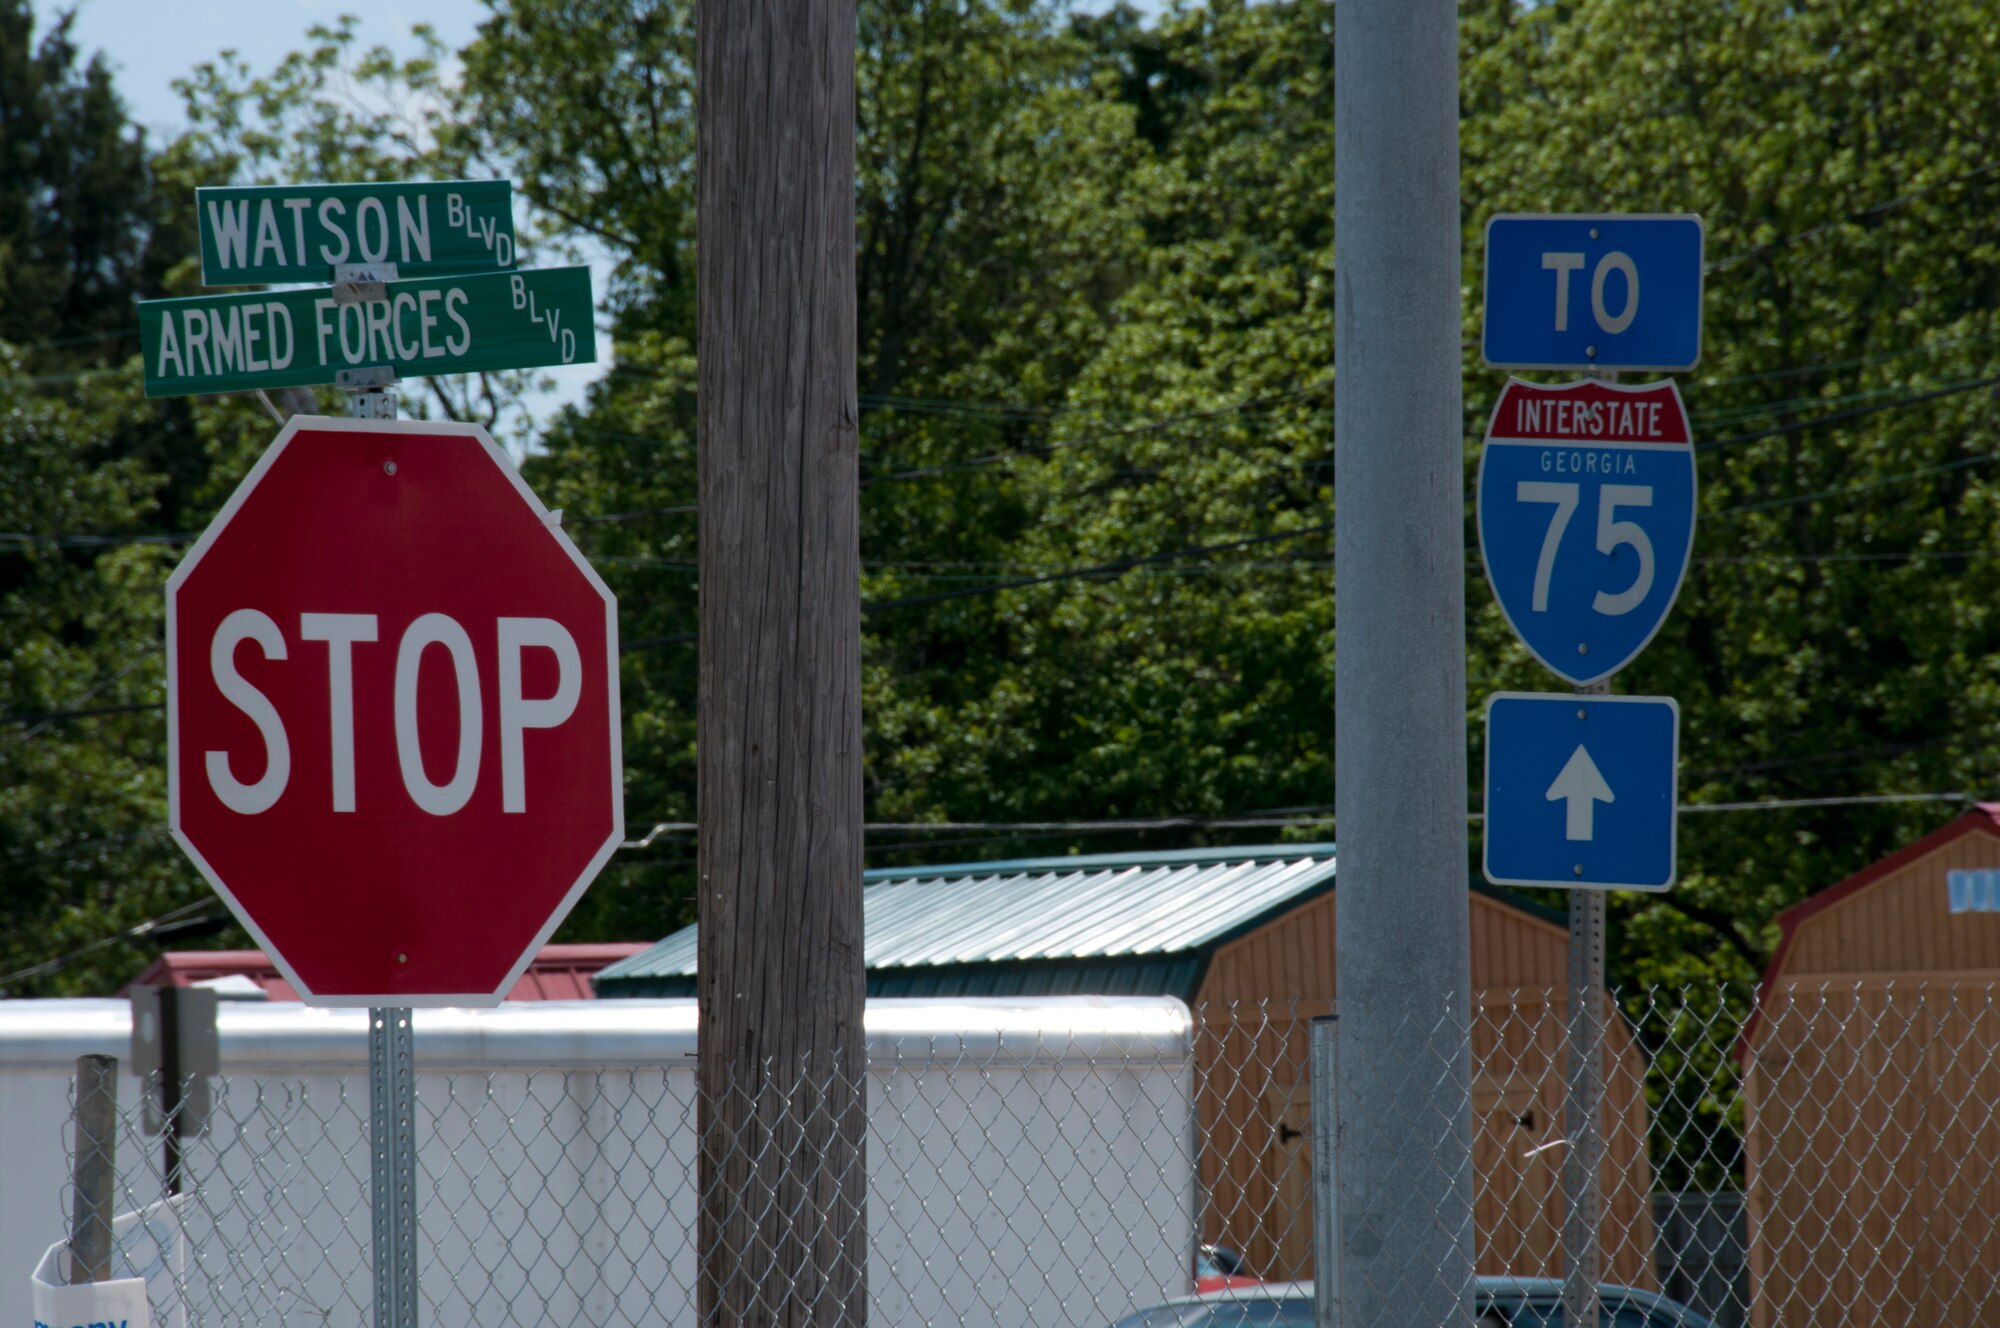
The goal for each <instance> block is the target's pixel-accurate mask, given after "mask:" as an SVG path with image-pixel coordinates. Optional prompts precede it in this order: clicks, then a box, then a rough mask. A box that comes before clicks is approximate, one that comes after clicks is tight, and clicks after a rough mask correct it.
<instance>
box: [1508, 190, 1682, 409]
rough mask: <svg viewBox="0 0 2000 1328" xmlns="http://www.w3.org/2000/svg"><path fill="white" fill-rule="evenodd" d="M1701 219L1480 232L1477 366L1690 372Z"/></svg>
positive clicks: (1577, 222)
mask: <svg viewBox="0 0 2000 1328" xmlns="http://www.w3.org/2000/svg"><path fill="white" fill-rule="evenodd" d="M1701 282H1702V227H1701V218H1700V217H1696V216H1688V215H1677V216H1608V217H1593V216H1574V215H1568V216H1525V215H1520V214H1515V213H1503V214H1501V215H1499V216H1496V217H1494V218H1492V219H1491V220H1490V221H1488V222H1487V223H1486V334H1485V337H1484V339H1483V341H1482V343H1481V349H1482V353H1483V354H1484V356H1485V359H1486V362H1487V363H1488V364H1490V365H1492V366H1494V367H1495V368H1499V369H1642V370H1658V371H1662V372H1673V371H1677V370H1683V369H1692V368H1694V366H1695V362H1696V361H1697V360H1699V359H1700V358H1701Z"/></svg>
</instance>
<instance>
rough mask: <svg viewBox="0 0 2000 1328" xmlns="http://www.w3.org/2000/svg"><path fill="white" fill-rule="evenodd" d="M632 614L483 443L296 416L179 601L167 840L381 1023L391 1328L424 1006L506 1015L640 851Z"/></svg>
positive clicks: (411, 1300) (201, 556)
mask: <svg viewBox="0 0 2000 1328" xmlns="http://www.w3.org/2000/svg"><path fill="white" fill-rule="evenodd" d="M619 745H620V744H619V713H618V621H617V604H616V602H615V600H614V599H613V598H612V595H611V592H610V590H609V589H608V588H607V587H606V586H605V585H604V583H603V581H602V580H600V579H599V578H598V576H597V574H596V573H595V572H594V571H592V570H591V568H590V565H589V564H588V563H587V562H585V561H584V558H583V556H582V554H581V553H579V552H578V551H577V549H576V546H575V545H573V544H572V543H571V542H570V540H569V539H568V537H567V536H565V535H564V534H563V533H562V531H561V530H560V529H559V527H558V524H557V520H556V518H555V517H554V516H553V515H552V514H551V513H550V512H549V511H548V509H546V508H545V507H543V506H542V504H541V502H540V500H539V499H537V498H536V497H535V495H534V494H533V493H532V492H531V491H530V490H529V489H528V487H527V486H526V485H525V484H524V483H523V482H522V480H521V477H520V475H519V474H518V473H517V472H516V471H515V469H514V467H513V466H512V465H511V464H510V463H509V462H508V460H507V458H506V456H505V454H503V453H502V452H501V451H500V449H499V448H498V447H497V446H495V444H494V442H493V440H492V438H490V437H489V436H488V435H487V433H486V431H485V430H483V429H481V428H479V427H477V426H476V425H469V424H444V423H417V422H396V421H388V420H384V421H377V420H364V419H326V418H320V417H314V416H295V417H294V418H293V419H292V420H291V422H290V423H289V424H287V425H286V426H285V428H284V430H283V431H282V432H281V433H280V434H279V435H278V438H277V441H275V442H274V443H272V445H271V447H270V449H269V450H268V451H266V452H265V454H264V456H263V458H262V459H261V460H260V461H258V463H257V465H256V466H255V468H253V469H252V470H251V472H250V474H249V475H248V476H247V477H246V478H245V479H244V481H243V482H242V484H241V485H239V486H238V487H237V490H236V492H235V494H234V495H233V496H232V497H231V498H230V500H229V502H228V504H227V505H226V506H224V508H223V509H222V512H221V513H220V515H218V516H217V517H216V518H215V520H214V522H213V523H212V524H211V525H210V526H209V528H208V530H207V531H206V532H204V533H203V535H202V537H201V539H200V540H199V541H198V542H197V543H196V544H195V546H194V547H193V549H191V550H190V551H189V553H188V555H187V557H186V558H185V559H183V560H182V562H181V565H180V567H179V568H178V569H176V571H175V572H174V574H173V576H172V577H171V578H170V579H169V580H168V582H167V762H168V765H167V797H168V815H169V820H170V824H171V827H172V830H173V834H174V838H175V839H176V840H177V841H179V843H180V845H181V847H182V848H183V849H184V850H186V852H187V854H188V856H189V857H191V858H192V859H193V860H194V862H195V865H196V866H197V867H199V868H200V870H201V873H202V875H203V876H205V877H207V878H208V881H209V883H210V884H211V885H213V886H214V887H215V889H216V891H217V892H218V893H219V894H221V896H222V897H223V898H224V899H225V900H226V901H227V902H228V904H229V907H230V908H231V910H233V911H234V912H235V914H236V916H237V917H238V919H240V920H241V921H242V923H243V925H244V927H245V928H247V929H248V930H249V932H250V933H251V935H253V936H255V937H256V938H257V941H258V943H259V944H260V945H262V946H263V947H264V949H265V950H266V951H267V952H268V953H269V954H270V956H271V958H272V960H273V961H274V962H275V963H276V964H277V966H278V968H279V969H280V970H281V971H282V972H283V973H284V974H285V976H286V977H287V978H288V979H290V981H291V982H292V985H293V986H295V987H296V988H297V989H298V990H299V993H300V995H301V996H302V997H303V998H304V999H305V1000H306V1002H307V1003H308V1004H313V1005H332V1006H368V1007H370V1012H369V1092H370V1122H371V1124H370V1131H371V1135H370V1137H371V1139H372V1140H373V1141H374V1142H373V1146H372V1147H371V1149H370V1154H371V1161H372V1163H373V1171H374V1177H373V1179H374V1185H373V1194H374V1204H373V1218H374V1237H375V1239H374V1277H375V1323H376V1328H415V1324H416V1312H417V1270H416V1249H417V1241H416V1203H417V1198H416V1186H417V1170H416V1161H415V1148H416V1135H415V1071H414V1039H413V1037H412V1019H411V1007H413V1006H437V1005H495V1004H498V1003H499V1001H500V999H501V998H502V997H503V996H504V995H505V994H506V992H507V990H508V989H509V988H510V987H511V986H512V985H513V984H514V982H515V981H516V980H517V979H518V978H519V977H520V975H521V973H522V972H523V970H525V969H526V968H527V966H528V964H529V962H530V961H531V960H532V959H533V957H534V955H535V952H536V951H537V950H538V949H540V948H541V946H542V945H543V944H544V943H545V942H546V941H547V940H548V938H549V936H550V935H551V933H553V932H554V931H555V929H556V926H557V924H558V923H560V922H561V921H562V919H563V917H564V915H565V914H567V913H568V912H569V910H570V908H571V907H572V906H573V905H574V904H575V903H576V901H577V899H578V898H579V897H580V896H581V895H582V894H583V891H584V889H585V888H586V887H587V886H588V885H589V884H590V881H591V879H592V878H593V877H594V876H595V875H596V874H597V872H598V870H599V869H600V868H601V867H603V865H604V863H605V862H606V860H607V859H609V858H610V856H611V854H612V853H613V852H614V851H615V850H616V849H617V847H618V844H619V841H620V840H621V839H622V838H623V836H624V807H623V798H622V793H621V785H622V770H621V762H620V753H619Z"/></svg>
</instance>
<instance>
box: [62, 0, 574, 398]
mask: <svg viewBox="0 0 2000 1328" xmlns="http://www.w3.org/2000/svg"><path fill="white" fill-rule="evenodd" d="M69 2H70V3H74V4H75V7H76V11H77V15H76V25H75V28H74V29H73V31H74V33H75V36H76V40H77V45H78V46H79V47H80V48H81V49H82V50H83V51H84V52H85V53H86V54H88V53H92V52H99V51H101V52H102V53H103V54H104V57H105V59H106V61H107V62H108V63H109V64H110V65H111V67H112V69H113V71H114V73H115V75H116V79H117V86H118V90H119V92H120V94H121V95H122V96H123V97H124V98H125V104H126V108H127V110H128V112H129V113H130V115H131V116H132V118H133V120H135V121H136V122H137V123H139V124H141V125H143V126H145V128H146V129H147V131H148V138H149V139H150V140H151V141H152V142H154V143H156V144H157V143H160V142H163V141H164V140H166V139H168V138H171V137H172V136H173V135H175V134H177V133H179V132H180V131H181V130H182V129H184V128H185V127H186V125H187V116H186V113H185V111H184V109H183V107H182V104H181V99H180V96H179V95H178V94H177V93H175V91H174V90H173V81H174V80H175V79H177V78H181V77H184V76H186V75H187V73H188V72H189V71H190V70H192V69H193V68H194V67H195V66H196V65H198V64H200V63H202V62H203V61H205V60H213V59H215V58H216V56H217V55H218V54H219V53H220V52H222V51H224V50H234V51H235V52H236V53H237V54H238V55H239V56H241V57H242V58H243V59H244V60H245V61H247V62H248V63H249V65H250V67H251V68H252V69H254V70H258V71H260V72H261V71H264V70H269V69H271V68H274V67H275V66H276V65H277V63H278V62H279V61H280V60H282V59H283V58H284V57H285V55H286V54H287V53H289V52H291V51H293V50H296V49H299V48H300V47H302V46H303V45H304V44H305V34H306V30H307V29H308V28H310V27H312V26H313V25H314V24H328V25H331V24H332V23H333V22H334V21H335V20H336V19H337V18H339V17H340V16H341V15H342V14H353V15H355V16H356V17H357V18H358V19H360V24H359V28H358V36H359V39H360V41H359V44H360V45H361V46H362V47H364V48H365V47H369V46H376V45H382V46H387V47H389V48H390V49H392V50H394V51H396V52H398V53H399V54H406V55H411V54H415V53H416V51H417V49H418V48H417V43H416V41H415V39H414V38H412V37H411V36H410V29H411V27H412V26H413V25H415V24H418V23H428V24H430V25H431V26H432V27H433V28H435V29H436V30H437V35H438V37H439V38H440V39H441V40H442V41H443V42H444V43H445V45H446V46H447V47H449V48H451V49H454V50H456V49H459V48H462V47H464V46H465V45H466V44H467V43H469V42H470V41H471V40H472V38H473V35H474V33H475V30H476V29H477V28H478V25H479V22H480V20H481V19H482V18H484V17H485V16H486V14H487V12H488V11H487V8H486V6H485V5H484V4H482V3H481V2H480V0H395V3H393V4H390V3H383V0H69ZM60 8H61V6H59V5H56V4H52V3H49V2H48V0H36V14H37V16H38V18H39V19H40V20H42V21H43V22H46V21H47V19H48V18H49V17H50V16H52V15H53V14H55V13H57V12H58V11H59V9H60ZM217 183H222V181H217ZM519 220H520V218H519V216H518V215H517V217H516V221H517V224H518V222H519ZM592 267H593V268H594V269H595V282H596V289H597V293H598V296H599V298H602V295H603V291H604V286H605V282H606V280H607V278H608V276H609V266H608V264H605V263H601V262H599V263H593V264H592ZM597 355H598V362H597V363H596V364H595V365H576V366H571V367H559V368H553V369H550V370H547V371H546V372H547V374H548V376H549V378H550V379H551V380H553V382H554V384H555V387H554V389H553V390H552V391H549V392H537V393H534V394H532V395H531V396H530V397H529V399H528V400H527V402H526V405H527V409H528V411H529V413H530V414H531V415H533V416H535V417H537V418H546V417H547V416H548V415H549V414H551V413H552V412H553V411H554V410H555V409H556V408H557V407H559V406H561V405H563V404H565V403H573V402H578V401H581V400H582V398H583V394H584V392H585V390H586V389H587V388H588V387H589V385H590V384H591V383H593V382H595V381H596V380H597V379H598V378H599V377H601V376H602V375H603V373H604V371H605V370H606V369H607V368H608V367H609V364H610V357H611V343H610V338H609V337H608V336H603V335H600V336H599V337H598V346H597Z"/></svg>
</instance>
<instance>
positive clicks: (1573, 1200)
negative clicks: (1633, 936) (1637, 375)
mask: <svg viewBox="0 0 2000 1328" xmlns="http://www.w3.org/2000/svg"><path fill="white" fill-rule="evenodd" d="M1585 377H1587V378H1595V379H1598V380H1600V381H1602V382H1607V383H1610V382H1616V381H1617V380H1618V375H1617V374H1615V373H1608V372H1605V373H1591V374H1586V375H1585ZM1610 691H1611V684H1610V682H1608V681H1606V682H1594V683H1587V684H1585V685H1584V686H1582V687H1579V688H1577V689H1576V694H1577V695H1578V696H1604V695H1606V694H1608V693H1609V692H1610ZM1604 902H1605V901H1604V892H1603V891H1602V890H1572V891H1570V893H1569V966H1568V978H1569V992H1568V995H1567V1002H1566V1003H1567V1006H1568V1009H1569V1048H1568V1059H1567V1061H1566V1062H1565V1064H1564V1067H1563V1138H1564V1139H1565V1140H1566V1141H1567V1142H1568V1145H1569V1146H1568V1147H1567V1148H1566V1149H1564V1153H1563V1175H1562V1183H1563V1232H1562V1239H1563V1321H1564V1322H1565V1323H1580V1324H1595V1323H1596V1322H1597V1314H1598V1305H1597V1302H1598V1295H1597V1286H1598V1283H1599V1282H1601V1281H1603V1279H1604V1254H1603V1246H1602V1244H1601V1243H1600V1241H1599V1234H1600V1232H1601V1230H1602V1228H1603V1223H1604V1128H1603V1119H1604V1115H1603V1101H1604Z"/></svg>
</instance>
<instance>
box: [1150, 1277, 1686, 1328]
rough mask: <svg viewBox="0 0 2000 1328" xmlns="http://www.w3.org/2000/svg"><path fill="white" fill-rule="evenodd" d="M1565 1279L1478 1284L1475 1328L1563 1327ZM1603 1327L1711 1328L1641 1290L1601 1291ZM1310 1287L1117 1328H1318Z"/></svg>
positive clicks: (1199, 1303) (1187, 1303)
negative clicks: (1315, 1326) (1315, 1325)
mask: <svg viewBox="0 0 2000 1328" xmlns="http://www.w3.org/2000/svg"><path fill="white" fill-rule="evenodd" d="M1562 1287H1563V1284H1562V1280H1561V1279H1560V1278H1554V1277H1476V1278H1474V1279H1473V1287H1472V1294H1473V1316H1474V1318H1473V1322H1474V1324H1475V1328H1566V1325H1565V1322H1564V1317H1563V1304H1562ZM1597 1294H1598V1302H1599V1305H1600V1310H1599V1314H1598V1324H1599V1328H1714V1325H1713V1324H1711V1323H1710V1322H1709V1321H1708V1320H1707V1319H1705V1318H1703V1317H1702V1316H1701V1315H1699V1314H1697V1313H1695V1312H1694V1311H1693V1310H1691V1309H1689V1308H1688V1307H1687V1306H1685V1305H1683V1304H1681V1303H1680V1302H1679V1301H1676V1300H1669V1299H1668V1298H1667V1297H1665V1296H1662V1295H1659V1294H1657V1293H1656V1292H1652V1291H1641V1290H1639V1289H1638V1288H1636V1287H1624V1286H1614V1285H1611V1284H1608V1283H1606V1284H1602V1285H1600V1286H1599V1287H1598V1288H1597ZM1312 1295H1313V1284H1312V1283H1311V1282H1261V1283H1255V1284H1252V1285H1250V1286H1239V1287H1230V1288H1226V1289H1223V1290H1218V1291H1210V1292H1198V1293H1196V1294H1195V1295H1192V1296H1180V1297H1177V1298H1176V1299H1173V1300H1170V1301H1167V1302H1166V1303H1164V1304H1161V1305H1154V1306H1152V1307H1151V1308H1149V1309H1143V1310H1139V1311H1137V1312H1136V1313H1133V1314H1129V1315H1127V1316H1126V1317H1124V1318H1123V1319H1120V1320H1119V1321H1118V1322H1117V1324H1115V1325H1114V1328H1314V1323H1313V1299H1312Z"/></svg>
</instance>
